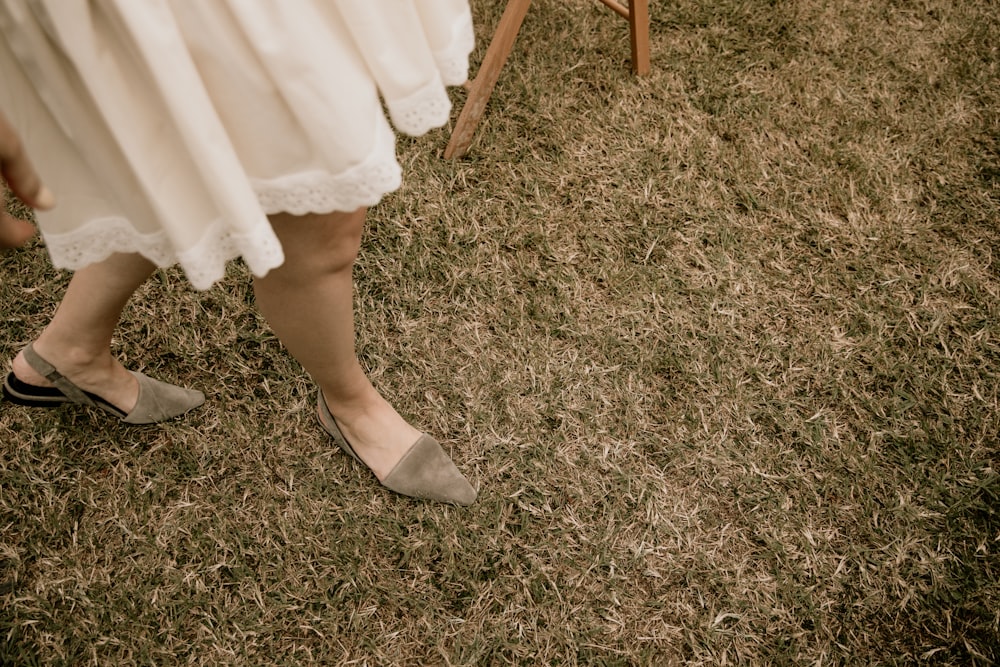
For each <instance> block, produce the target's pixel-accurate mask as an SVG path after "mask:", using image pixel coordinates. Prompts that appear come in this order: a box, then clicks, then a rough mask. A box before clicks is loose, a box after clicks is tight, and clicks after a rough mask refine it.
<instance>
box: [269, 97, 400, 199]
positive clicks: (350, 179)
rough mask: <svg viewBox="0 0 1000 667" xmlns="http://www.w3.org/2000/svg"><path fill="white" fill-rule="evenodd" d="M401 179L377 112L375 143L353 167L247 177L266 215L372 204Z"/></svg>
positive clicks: (392, 141)
mask: <svg viewBox="0 0 1000 667" xmlns="http://www.w3.org/2000/svg"><path fill="white" fill-rule="evenodd" d="M402 182H403V173H402V169H400V166H399V162H397V161H396V136H395V135H394V134H393V133H392V129H391V128H390V127H389V124H388V123H387V122H386V121H385V119H384V118H382V117H381V115H380V116H379V120H378V123H377V125H376V129H375V146H374V147H373V148H372V151H371V153H369V155H368V157H366V158H365V159H364V161H362V162H361V163H359V164H357V165H355V166H354V167H351V168H350V169H348V170H346V171H343V172H340V173H339V174H331V173H329V172H326V171H310V172H302V173H298V174H292V175H290V176H282V177H281V178H277V179H271V180H263V179H251V181H250V184H251V185H252V186H253V189H254V191H255V192H256V193H257V198H258V199H259V200H260V205H261V207H263V209H264V211H265V212H266V213H267V214H269V215H270V214H272V213H291V214H292V215H305V214H306V213H330V212H331V211H354V210H357V209H358V208H360V207H362V206H374V205H375V204H377V203H378V202H379V200H381V199H382V196H383V195H385V194H386V193H388V192H392V191H393V190H395V189H397V188H398V187H399V186H400V185H401V184H402Z"/></svg>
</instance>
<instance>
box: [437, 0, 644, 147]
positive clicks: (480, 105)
mask: <svg viewBox="0 0 1000 667" xmlns="http://www.w3.org/2000/svg"><path fill="white" fill-rule="evenodd" d="M644 1H648V0H644ZM529 5H531V0H509V1H508V2H507V7H506V8H505V9H504V10H503V16H501V17H500V23H499V24H498V25H497V31H496V33H494V34H493V39H492V40H491V41H490V45H489V47H487V49H486V55H485V56H483V62H482V64H481V65H480V66H479V72H477V73H476V78H475V79H473V80H472V81H471V82H470V83H469V87H468V88H469V97H468V99H466V100H465V106H463V107H462V113H460V114H459V116H458V121H457V122H456V123H455V130H454V131H453V132H452V133H451V139H450V140H449V141H448V146H447V147H446V148H445V149H444V156H445V157H446V158H458V157H462V156H463V155H465V151H467V150H469V146H470V145H471V144H472V135H474V134H475V133H476V127H478V126H479V119H480V118H482V116H483V111H485V110H486V103H487V102H488V101H489V99H490V95H491V94H492V93H493V87H494V86H495V85H496V83H497V79H498V78H499V77H500V70H501V69H503V65H504V63H505V62H507V56H509V55H510V51H511V49H512V48H514V39H515V38H516V37H517V33H518V31H519V30H520V29H521V22H522V21H524V15H525V14H527V13H528V6H529Z"/></svg>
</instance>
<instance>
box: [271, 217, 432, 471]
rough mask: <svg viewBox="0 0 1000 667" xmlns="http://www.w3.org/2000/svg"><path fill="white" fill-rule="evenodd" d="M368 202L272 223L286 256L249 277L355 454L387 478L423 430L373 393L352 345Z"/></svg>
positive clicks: (277, 331) (282, 338)
mask: <svg viewBox="0 0 1000 667" xmlns="http://www.w3.org/2000/svg"><path fill="white" fill-rule="evenodd" d="M364 220H365V210H364V209H359V210H357V211H355V212H353V213H331V214H328V215H305V216H292V215H288V214H279V215H275V216H272V217H271V223H272V225H273V227H274V230H275V232H276V233H277V235H278V238H279V239H280V240H281V244H282V247H283V248H284V252H285V263H284V264H283V265H282V266H280V267H279V268H277V269H273V270H272V271H271V272H270V273H268V274H267V276H265V277H263V278H256V279H255V280H254V291H255V293H256V295H257V304H258V306H259V307H260V310H261V312H262V313H263V315H264V317H265V318H267V321H268V322H269V323H270V325H271V327H272V328H273V329H274V331H275V333H276V334H277V335H278V338H280V339H281V342H282V343H284V345H285V347H287V348H288V350H289V352H291V354H292V356H294V357H295V358H296V359H297V360H298V361H299V363H301V364H302V366H303V367H304V368H305V369H306V371H307V372H308V373H309V374H310V375H311V376H312V378H313V380H314V381H315V382H316V384H318V385H319V387H320V389H322V391H323V395H324V397H325V398H326V402H327V406H328V407H329V408H330V412H331V413H332V414H333V415H334V416H335V417H336V419H337V424H338V425H339V426H340V428H341V430H342V431H343V434H344V436H345V437H346V438H347V440H348V441H349V442H350V443H351V446H352V447H353V448H354V450H355V452H356V453H357V455H358V456H359V457H360V458H361V459H362V460H363V461H364V462H365V464H366V465H368V467H369V468H371V470H372V472H374V473H375V476H376V477H378V478H379V480H384V479H385V477H386V476H387V475H388V474H389V472H390V471H391V470H392V469H393V467H394V466H395V465H396V463H397V462H398V461H399V460H400V458H401V457H402V456H403V454H405V453H406V452H407V450H409V448H410V447H411V446H412V445H413V443H414V442H416V440H417V439H418V438H419V437H420V431H418V430H417V429H415V428H413V427H412V426H410V424H408V423H407V422H406V420H404V419H403V418H402V417H401V416H400V415H399V413H397V412H396V410H395V409H394V408H393V407H392V406H391V405H390V404H389V403H388V402H387V401H386V400H385V399H383V398H382V396H381V395H380V394H379V393H378V391H377V390H376V389H375V387H373V386H372V384H371V382H370V381H369V380H368V377H367V376H366V375H365V373H364V370H363V369H362V368H361V364H360V363H359V362H358V358H357V356H356V353H355V348H354V308H353V285H354V283H353V277H352V267H353V265H354V260H355V258H356V257H357V255H358V249H359V248H360V245H361V232H362V229H363V227H364Z"/></svg>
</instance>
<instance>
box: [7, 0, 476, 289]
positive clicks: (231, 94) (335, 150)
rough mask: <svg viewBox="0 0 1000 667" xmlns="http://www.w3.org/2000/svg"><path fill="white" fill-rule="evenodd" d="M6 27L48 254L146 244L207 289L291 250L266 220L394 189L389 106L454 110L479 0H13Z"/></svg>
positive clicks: (435, 120)
mask: <svg viewBox="0 0 1000 667" xmlns="http://www.w3.org/2000/svg"><path fill="white" fill-rule="evenodd" d="M0 36H2V38H3V39H2V44H0V110H2V111H3V112H4V113H5V114H6V115H7V116H8V118H9V119H10V120H11V122H12V123H13V125H14V127H15V128H17V129H18V131H19V132H20V133H21V137H22V139H23V140H24V142H25V145H26V146H27V149H28V152H29V155H30V156H31V158H32V161H33V162H34V163H35V166H36V168H37V169H38V170H39V172H40V173H41V175H42V180H43V181H44V182H45V183H46V185H48V186H49V188H50V189H52V190H53V191H54V192H55V193H56V198H57V201H58V205H57V206H56V208H55V209H54V210H52V211H49V212H44V213H39V214H38V223H39V227H40V228H41V231H42V235H43V237H44V239H45V243H46V246H47V248H48V251H49V254H50V256H51V258H52V262H53V264H55V266H57V267H59V268H66V269H77V268H80V267H83V266H86V265H87V264H90V263H93V262H97V261H100V260H102V259H104V258H105V257H107V256H108V255H109V254H111V253H114V252H137V253H140V254H142V255H143V256H145V257H147V258H148V259H149V260H151V261H152V262H153V263H154V264H156V265H157V266H161V267H162V266H168V265H172V264H175V263H179V264H180V265H181V267H183V269H184V271H185V273H186V275H187V276H188V278H189V280H190V281H191V283H192V284H193V285H194V286H195V287H196V288H198V289H207V288H208V287H210V286H211V285H212V284H213V283H214V282H215V281H217V280H219V279H220V278H221V277H222V276H223V274H224V271H225V265H226V263H227V262H228V261H229V260H231V259H233V258H235V257H242V258H243V259H244V261H245V262H246V263H247V265H248V266H249V268H250V270H251V271H253V273H254V274H256V275H264V274H266V273H267V271H269V270H270V269H272V268H274V267H276V266H279V265H280V264H281V262H282V261H283V256H282V252H281V246H280V244H279V242H278V240H277V238H276V237H275V235H274V232H273V230H272V229H271V226H270V224H269V223H268V220H267V217H266V216H267V214H270V213H278V212H287V213H292V214H296V215H300V214H304V213H309V212H312V213H326V212H330V211H334V210H336V211H353V210H355V209H357V208H358V207H361V206H370V205H373V204H375V203H376V202H378V201H379V199H380V198H381V197H382V195H383V194H385V193H386V192H389V191H392V190H394V189H395V188H397V187H398V186H399V183H400V168H399V165H398V163H397V161H396V157H395V135H394V134H393V130H392V128H391V127H390V125H389V123H388V121H387V119H386V117H385V113H384V111H383V106H382V102H383V101H384V104H385V108H386V109H387V110H388V115H389V117H390V118H391V120H392V124H393V125H394V126H395V128H396V129H397V130H399V131H401V132H404V133H406V134H411V135H419V134H422V133H424V132H426V131H427V130H429V129H431V128H433V127H438V126H441V125H443V124H445V123H446V122H447V120H448V115H449V111H450V108H451V105H450V103H449V100H448V97H447V94H446V91H445V88H444V86H445V85H458V84H461V83H462V82H464V81H465V79H466V75H467V64H468V56H469V53H470V52H471V50H472V47H473V33H472V22H471V15H470V12H469V7H468V4H467V2H466V0H0ZM380 95H381V100H380Z"/></svg>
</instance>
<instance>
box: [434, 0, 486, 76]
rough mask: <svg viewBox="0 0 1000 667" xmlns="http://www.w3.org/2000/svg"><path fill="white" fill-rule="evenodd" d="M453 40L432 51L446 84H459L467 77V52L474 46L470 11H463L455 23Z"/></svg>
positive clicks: (469, 52)
mask: <svg viewBox="0 0 1000 667" xmlns="http://www.w3.org/2000/svg"><path fill="white" fill-rule="evenodd" d="M452 34H453V36H454V40H453V42H452V43H451V44H450V45H448V47H447V48H445V49H442V50H440V51H435V52H434V60H435V61H436V62H437V66H438V70H439V71H440V72H441V80H442V81H443V82H444V83H445V85H447V86H461V85H462V84H463V83H465V82H466V81H468V79H469V54H471V53H472V50H473V49H474V48H475V47H476V36H475V30H474V28H473V24H472V13H471V12H465V13H464V14H463V15H462V16H461V17H460V18H459V19H458V20H457V22H456V23H455V25H454V27H453V29H452Z"/></svg>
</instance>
